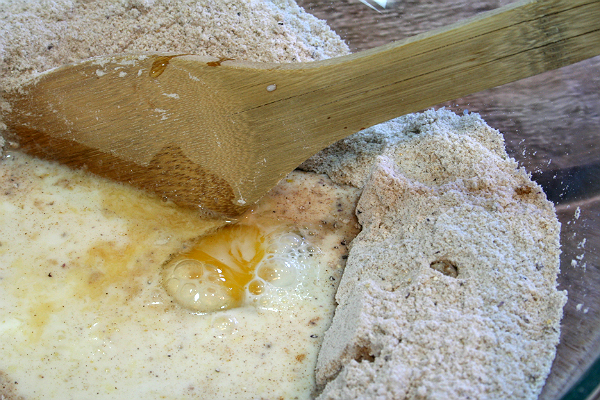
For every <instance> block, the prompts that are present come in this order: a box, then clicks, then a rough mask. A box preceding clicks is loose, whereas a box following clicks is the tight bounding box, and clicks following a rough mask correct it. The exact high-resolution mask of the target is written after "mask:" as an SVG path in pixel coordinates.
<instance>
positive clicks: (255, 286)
mask: <svg viewBox="0 0 600 400" xmlns="http://www.w3.org/2000/svg"><path fill="white" fill-rule="evenodd" d="M263 290H264V286H263V284H262V282H261V281H259V280H254V281H252V282H250V283H249V284H248V291H249V292H250V293H251V294H253V295H255V296H258V295H259V294H261V293H262V292H263Z"/></svg>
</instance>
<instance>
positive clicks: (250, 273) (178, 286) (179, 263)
mask: <svg viewBox="0 0 600 400" xmlns="http://www.w3.org/2000/svg"><path fill="white" fill-rule="evenodd" d="M311 251H314V249H312V248H311V247H309V246H308V243H307V242H306V241H305V240H304V238H303V237H302V236H300V235H299V234H297V233H293V232H289V231H285V230H274V231H269V230H268V229H261V228H259V227H257V226H254V225H243V224H236V225H229V226H226V227H223V228H221V229H219V230H218V231H217V232H215V233H213V234H211V235H208V236H205V237H203V238H201V239H200V240H199V241H198V242H196V243H195V244H194V246H193V247H192V248H191V249H190V250H188V251H186V252H185V253H182V254H180V255H178V256H177V257H176V258H175V259H173V260H172V261H171V262H169V263H168V264H167V265H166V269H165V275H164V285H165V289H166V290H167V292H168V293H169V295H171V297H172V298H173V299H174V301H175V302H176V303H178V304H179V305H180V306H182V307H184V308H186V309H188V310H191V311H194V312H199V313H208V312H213V311H219V310H227V309H230V308H234V307H240V306H242V305H244V304H246V303H249V301H251V300H253V299H256V298H259V297H260V296H262V295H264V294H265V293H266V292H269V291H273V290H277V289H293V288H294V287H295V286H297V285H298V284H299V283H300V281H301V279H300V278H301V274H300V273H301V270H302V269H303V261H302V260H303V259H304V257H305V256H306V255H307V253H309V252H311Z"/></svg>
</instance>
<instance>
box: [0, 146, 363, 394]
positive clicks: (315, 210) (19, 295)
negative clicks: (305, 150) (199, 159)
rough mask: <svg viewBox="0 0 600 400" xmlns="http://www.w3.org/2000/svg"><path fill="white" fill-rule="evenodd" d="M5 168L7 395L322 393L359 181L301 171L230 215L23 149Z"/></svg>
mask: <svg viewBox="0 0 600 400" xmlns="http://www.w3.org/2000/svg"><path fill="white" fill-rule="evenodd" d="M0 175H1V178H0V185H1V192H0V299H2V300H1V301H0V383H1V385H0V395H2V396H5V397H7V398H10V397H11V396H14V397H18V396H22V397H23V398H25V399H41V398H43V399H69V398H86V399H88V398H90V399H91V398H94V399H96V398H98V399H102V398H106V399H121V398H148V399H156V398H161V399H183V398H206V399H228V398H229V399H254V398H284V399H295V398H298V399H306V398H310V397H311V395H312V394H313V392H314V389H315V383H314V367H315V363H316V357H317V352H318V350H319V347H320V344H321V341H322V337H323V333H324V332H325V330H326V329H327V328H328V326H329V324H330V321H331V318H332V315H333V311H334V307H335V305H334V304H335V303H334V295H335V290H336V288H337V282H338V281H339V278H340V276H341V272H342V270H343V267H344V264H345V258H346V257H347V251H348V248H347V245H348V243H350V241H351V240H352V239H353V238H354V236H355V235H356V234H357V233H358V225H357V222H356V219H355V217H354V209H355V204H356V201H357V197H358V191H357V190H356V189H352V188H344V187H340V186H337V185H335V184H333V183H332V182H331V181H329V179H328V178H327V177H326V176H324V175H316V174H309V173H302V172H294V173H292V174H290V175H289V176H288V177H287V179H285V180H284V181H282V183H281V184H280V185H279V186H278V187H276V188H275V189H273V190H272V191H271V192H270V193H269V195H267V196H266V197H265V198H264V199H263V200H261V202H260V203H259V204H257V205H256V206H255V207H254V209H253V210H251V211H250V212H249V213H247V214H245V215H243V216H241V217H240V218H239V219H238V220H237V221H235V223H232V221H226V220H223V219H211V218H207V217H200V216H199V214H198V212H196V211H193V210H185V209H181V208H178V207H176V206H174V205H172V204H170V203H165V202H162V201H161V200H159V199H157V198H155V197H152V196H149V195H146V194H144V193H141V192H139V191H137V190H134V189H131V188H128V187H125V186H122V185H119V184H115V183H113V182H109V181H106V180H104V179H100V178H96V177H92V176H89V175H87V174H85V173H82V172H77V171H71V170H69V169H67V168H64V167H61V166H58V165H55V164H52V163H48V162H44V161H41V160H37V159H33V158H31V157H29V156H26V155H23V154H21V153H18V152H14V153H8V154H7V155H6V156H5V157H4V159H3V160H2V161H1V164H0ZM3 398H4V397H3Z"/></svg>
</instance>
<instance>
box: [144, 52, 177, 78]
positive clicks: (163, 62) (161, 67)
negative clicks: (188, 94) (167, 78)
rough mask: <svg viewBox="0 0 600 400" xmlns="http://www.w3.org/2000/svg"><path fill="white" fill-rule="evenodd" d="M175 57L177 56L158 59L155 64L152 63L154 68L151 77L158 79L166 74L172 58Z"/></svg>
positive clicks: (151, 69) (151, 70)
mask: <svg viewBox="0 0 600 400" xmlns="http://www.w3.org/2000/svg"><path fill="white" fill-rule="evenodd" d="M173 57H177V56H161V57H157V58H156V60H154V62H153V63H152V67H151V68H150V77H151V78H158V77H159V76H160V75H161V74H162V73H163V72H165V69H167V66H168V65H169V61H171V58H173Z"/></svg>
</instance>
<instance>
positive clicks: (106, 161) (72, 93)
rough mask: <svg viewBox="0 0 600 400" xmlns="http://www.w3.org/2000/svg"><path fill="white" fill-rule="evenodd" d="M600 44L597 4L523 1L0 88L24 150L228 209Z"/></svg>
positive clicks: (101, 61)
mask: <svg viewBox="0 0 600 400" xmlns="http://www.w3.org/2000/svg"><path fill="white" fill-rule="evenodd" d="M599 53H600V1H599V0H595V1H591V0H587V1H586V0H558V1H531V0H529V1H520V2H517V3H514V4H510V5H508V6H506V7H503V8H500V9H497V10H493V11H490V12H487V13H483V14H480V15H478V16H476V17H475V18H472V19H469V20H467V21H465V22H461V23H458V24H455V25H452V26H449V27H447V28H444V29H439V30H435V31H432V32H429V33H426V34H422V35H418V36H415V37H413V38H409V39H407V40H403V41H400V42H396V43H392V44H390V45H386V46H382V47H378V48H374V49H372V50H369V51H364V52H361V53H357V54H353V55H349V56H345V57H339V58H334V59H330V60H326V61H320V62H312V63H296V64H260V63H248V62H238V61H232V60H227V59H214V58H206V57H199V56H194V55H182V54H125V55H113V56H106V57H98V58H94V59H91V60H88V61H84V62H81V63H78V64H74V65H68V66H64V67H61V68H58V69H55V70H52V71H49V72H46V73H44V74H42V75H41V76H39V77H38V78H36V79H35V80H34V81H33V82H32V83H30V84H28V85H26V86H24V87H22V88H21V89H20V90H19V91H17V92H15V93H12V94H9V96H8V100H9V103H10V104H11V108H12V111H10V112H8V113H6V115H4V120H5V123H6V124H7V126H8V131H9V133H11V134H12V135H13V139H16V140H17V141H18V142H19V144H20V146H21V149H22V150H24V151H26V152H29V153H31V154H33V155H36V156H39V157H43V158H48V159H53V160H58V161H60V162H61V163H64V164H67V165H70V166H73V167H78V168H81V167H83V168H86V169H88V170H89V171H91V172H93V173H96V174H99V175H102V176H106V177H109V178H112V179H116V180H119V181H122V182H127V183H129V184H132V185H134V186H137V187H140V188H143V189H145V190H149V191H153V192H156V193H158V194H160V195H161V196H164V197H165V198H168V199H171V200H173V201H174V202H176V203H179V204H182V205H185V206H192V207H204V208H207V209H210V210H213V211H216V212H219V213H224V214H226V215H230V216H235V215H238V214H240V213H241V212H243V211H244V210H245V209H247V208H248V207H249V206H250V205H251V204H252V203H254V202H255V201H256V200H258V199H259V198H260V197H261V196H263V195H264V194H265V193H266V192H267V191H269V190H270V189H271V188H272V187H273V186H275V185H276V184H277V182H279V180H280V179H281V178H282V177H284V176H285V175H286V174H288V173H289V172H290V171H292V170H293V169H294V168H296V167H297V166H298V165H299V164H300V163H302V162H303V161H304V160H305V159H307V158H308V157H310V156H311V155H313V154H315V153H316V152H318V151H319V150H321V149H323V148H324V147H326V146H328V145H330V144H331V143H333V142H335V141H337V140H339V139H341V138H344V137H346V136H348V135H350V134H352V133H354V132H357V131H359V130H361V129H363V128H366V127H369V126H372V125H374V124H377V123H381V122H383V121H386V120H389V119H391V118H393V117H397V116H400V115H403V114H406V113H410V112H415V111H418V110H422V109H425V108H427V107H430V106H432V105H435V104H438V103H440V102H443V101H447V100H451V99H455V98H459V97H461V96H464V95H467V94H470V93H474V92H477V91H480V90H484V89H488V88H491V87H494V86H498V85H502V84H504V83H508V82H512V81H515V80H518V79H522V78H525V77H528V76H531V75H536V74H539V73H542V72H544V71H548V70H552V69H555V68H559V67H562V66H565V65H568V64H571V63H575V62H577V61H580V60H583V59H586V58H589V57H593V56H595V55H597V54H599Z"/></svg>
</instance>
